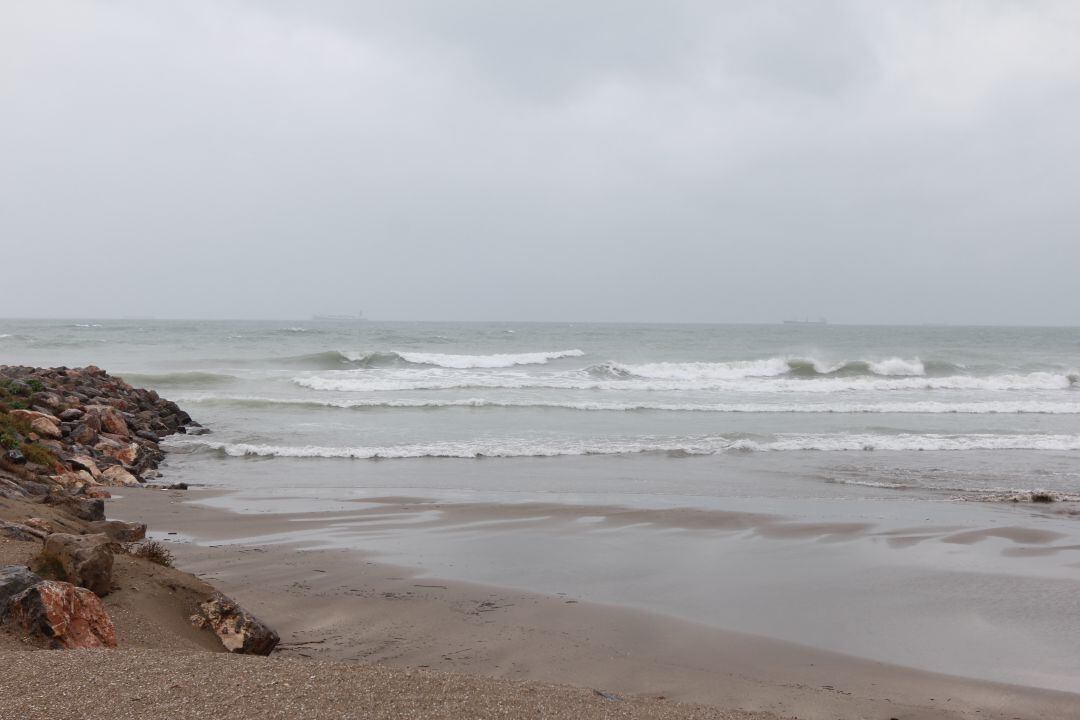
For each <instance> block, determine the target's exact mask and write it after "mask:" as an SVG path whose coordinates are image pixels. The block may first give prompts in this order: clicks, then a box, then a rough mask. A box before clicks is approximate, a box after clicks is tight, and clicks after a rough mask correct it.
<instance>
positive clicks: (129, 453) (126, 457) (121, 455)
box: [112, 443, 139, 467]
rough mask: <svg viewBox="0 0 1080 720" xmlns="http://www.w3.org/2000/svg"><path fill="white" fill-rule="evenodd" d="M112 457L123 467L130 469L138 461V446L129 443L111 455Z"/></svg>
mask: <svg viewBox="0 0 1080 720" xmlns="http://www.w3.org/2000/svg"><path fill="white" fill-rule="evenodd" d="M112 456H113V457H114V458H116V459H117V460H119V461H120V462H122V463H123V464H124V465H127V466H128V467H131V466H132V465H134V464H135V462H136V461H137V460H138V459H139V446H138V445H137V444H136V443H130V444H128V445H126V446H125V447H123V448H121V449H119V450H117V451H116V452H114V453H112Z"/></svg>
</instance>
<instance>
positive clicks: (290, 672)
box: [0, 650, 775, 720]
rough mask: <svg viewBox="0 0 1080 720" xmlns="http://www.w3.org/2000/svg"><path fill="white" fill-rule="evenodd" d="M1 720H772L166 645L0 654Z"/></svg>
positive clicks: (541, 687) (547, 688)
mask: <svg viewBox="0 0 1080 720" xmlns="http://www.w3.org/2000/svg"><path fill="white" fill-rule="evenodd" d="M0 665H2V667H3V676H2V678H0V689H3V695H2V696H0V717H2V718H4V719H5V720H8V719H10V720H15V719H16V718H19V719H20V720H57V719H58V718H63V719H64V720H128V719H131V720H135V719H138V720H148V719H149V718H171V719H174V720H188V719H192V720H194V719H195V718H200V719H205V720H218V719H220V718H230V719H234V720H247V719H248V718H253V719H257V720H286V719H288V720H295V719H297V718H303V719H305V720H306V719H308V718H311V719H313V720H314V719H318V720H337V719H341V720H344V719H346V718H349V719H355V720H360V719H361V718H363V719H364V720H383V719H386V720H390V719H391V718H401V719H405V718H408V719H423V718H430V719H432V720H434V719H436V718H446V719H447V720H450V719H454V720H461V719H463V718H477V719H481V718H553V719H554V718H565V719H566V720H578V719H580V718H611V719H612V720H616V719H617V718H627V719H629V718H656V719H657V720H665V719H668V718H670V720H775V718H774V716H770V715H763V714H749V713H742V712H737V711H722V710H719V709H716V708H707V707H694V706H690V705H682V704H679V703H672V702H668V701H664V700H657V699H636V700H632V701H630V700H624V699H621V698H617V697H614V696H607V697H605V696H603V695H600V694H598V693H596V692H594V691H592V690H588V689H582V688H572V687H565V686H554V685H545V684H541V683H519V682H510V681H506V680H495V679H491V678H482V677H472V676H465V675H457V674H453V673H439V672H430V671H423V670H397V669H393V668H388V667H381V666H378V665H356V664H346V663H330V662H317V661H308V660H296V659H288V658H256V657H242V656H231V655H221V654H209V653H192V652H183V651H162V650H113V651H90V650H82V651H73V652H50V653H4V652H0Z"/></svg>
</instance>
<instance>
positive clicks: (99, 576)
mask: <svg viewBox="0 0 1080 720" xmlns="http://www.w3.org/2000/svg"><path fill="white" fill-rule="evenodd" d="M113 549H114V546H113V542H112V540H111V539H110V538H109V536H108V535H105V534H104V533H97V534H94V535H69V534H68V533H53V534H52V535H50V536H48V537H47V538H45V547H44V548H42V550H41V553H39V554H38V555H37V557H35V558H34V559H33V561H31V567H32V568H33V569H34V570H35V571H36V572H38V573H40V574H42V575H48V576H55V577H56V578H57V579H60V580H66V581H68V582H71V583H75V584H76V585H80V586H82V587H84V588H86V589H88V590H91V591H93V592H95V593H97V594H98V595H100V596H102V597H104V596H105V595H108V594H109V591H110V590H112V570H113Z"/></svg>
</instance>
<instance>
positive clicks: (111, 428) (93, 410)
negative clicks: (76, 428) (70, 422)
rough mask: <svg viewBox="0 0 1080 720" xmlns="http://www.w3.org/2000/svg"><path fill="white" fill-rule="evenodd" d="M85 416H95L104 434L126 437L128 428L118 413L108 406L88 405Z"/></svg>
mask: <svg viewBox="0 0 1080 720" xmlns="http://www.w3.org/2000/svg"><path fill="white" fill-rule="evenodd" d="M86 411H87V416H88V417H90V416H96V417H98V418H99V419H100V421H101V428H100V430H103V431H105V432H109V433H112V434H114V435H122V436H124V437H127V435H128V434H129V433H128V426H127V421H126V420H124V416H123V415H121V414H120V411H119V410H117V409H116V408H114V407H111V406H109V405H89V406H87V408H86Z"/></svg>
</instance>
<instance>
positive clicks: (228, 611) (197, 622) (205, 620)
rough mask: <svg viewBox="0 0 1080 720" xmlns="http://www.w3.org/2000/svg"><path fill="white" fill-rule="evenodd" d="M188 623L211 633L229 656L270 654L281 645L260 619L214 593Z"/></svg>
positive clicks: (223, 596) (219, 594)
mask: <svg viewBox="0 0 1080 720" xmlns="http://www.w3.org/2000/svg"><path fill="white" fill-rule="evenodd" d="M191 623H192V624H193V625H194V626H195V627H198V628H205V629H209V630H212V631H213V632H214V634H215V635H217V636H218V639H219V640H221V644H222V645H224V646H225V649H226V650H228V651H229V652H232V653H238V654H244V655H269V654H270V653H271V652H273V651H274V648H275V647H277V644H278V642H280V638H279V637H278V634H277V633H276V632H274V631H273V630H271V629H270V628H269V627H267V626H266V625H265V624H263V622H262V621H261V620H259V619H258V618H257V617H255V616H254V615H252V614H251V613H249V612H248V611H247V610H244V609H243V608H242V607H240V606H239V605H237V604H236V602H235V601H233V600H232V599H231V598H228V597H226V596H225V595H222V594H221V593H217V592H216V593H214V594H213V596H212V597H211V598H210V599H209V600H207V601H206V602H204V603H203V604H202V605H200V606H199V614H197V615H192V616H191Z"/></svg>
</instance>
